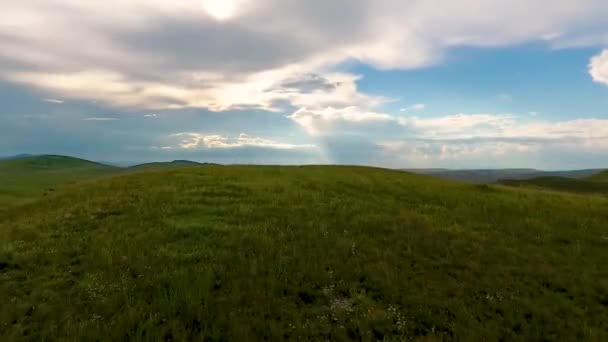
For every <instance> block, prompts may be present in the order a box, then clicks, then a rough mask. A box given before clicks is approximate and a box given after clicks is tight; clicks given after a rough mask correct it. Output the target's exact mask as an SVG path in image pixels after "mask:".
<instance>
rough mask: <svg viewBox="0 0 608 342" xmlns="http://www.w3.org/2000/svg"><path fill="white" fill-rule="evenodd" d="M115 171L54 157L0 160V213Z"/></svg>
mask: <svg viewBox="0 0 608 342" xmlns="http://www.w3.org/2000/svg"><path fill="white" fill-rule="evenodd" d="M119 170H120V169H119V168H116V167H113V166H108V165H103V164H99V163H95V162H92V161H88V160H84V159H79V158H74V157H66V156H56V155H44V156H27V157H20V158H12V159H6V160H0V179H1V180H2V182H0V209H1V208H2V207H3V206H8V205H12V204H15V203H22V202H25V201H27V200H30V199H31V198H36V197H39V196H41V195H43V194H44V193H46V192H49V191H55V188H56V187H57V186H62V185H67V184H74V183H75V182H78V181H82V180H85V179H92V178H95V177H98V176H101V175H107V174H111V173H114V172H117V171H119Z"/></svg>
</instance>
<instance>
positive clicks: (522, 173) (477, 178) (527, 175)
mask: <svg viewBox="0 0 608 342" xmlns="http://www.w3.org/2000/svg"><path fill="white" fill-rule="evenodd" d="M404 171H411V172H415V173H420V174H426V175H430V176H434V177H439V178H443V179H450V180H460V181H466V182H473V183H495V182H499V181H503V180H528V179H535V178H541V177H543V178H544V177H560V178H572V179H584V178H588V177H591V176H593V175H595V174H598V173H600V172H601V171H602V170H600V169H586V170H570V171H541V170H535V169H491V170H483V169H480V170H475V169H472V170H449V169H409V170H408V169H405V170H404Z"/></svg>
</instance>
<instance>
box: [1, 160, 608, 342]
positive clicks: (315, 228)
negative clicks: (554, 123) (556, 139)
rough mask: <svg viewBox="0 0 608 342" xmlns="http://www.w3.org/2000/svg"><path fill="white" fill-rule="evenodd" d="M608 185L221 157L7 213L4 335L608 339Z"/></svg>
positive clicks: (77, 190) (87, 187)
mask: <svg viewBox="0 0 608 342" xmlns="http://www.w3.org/2000/svg"><path fill="white" fill-rule="evenodd" d="M606 207H608V199H606V198H604V197H601V196H580V195H572V194H566V193H563V194H562V193H557V192H554V193H552V192H538V191H533V190H526V189H513V188H508V187H503V186H493V185H490V186H488V185H471V184H461V183H452V182H448V181H444V180H439V179H433V178H430V177H425V176H419V175H413V174H408V173H404V172H397V171H388V170H381V169H370V168H358V167H214V166H210V167H205V168H199V167H196V168H185V169H176V170H168V171H160V172H154V171H152V172H143V173H133V174H126V175H121V176H117V177H111V178H107V179H102V180H99V181H95V182H89V183H87V184H83V185H81V186H76V187H70V188H67V189H63V190H59V191H57V192H55V193H54V194H52V195H50V196H48V197H47V198H45V199H44V200H43V201H39V202H36V203H28V204H25V205H23V206H16V207H12V208H10V209H9V210H8V211H7V212H6V213H4V214H2V215H0V277H1V280H2V281H0V303H3V305H0V340H2V341H11V340H61V339H67V340H96V339H100V340H132V341H145V340H163V339H164V340H176V341H180V340H209V341H219V340H228V341H253V340H264V339H267V340H274V341H276V340H337V341H345V340H363V341H377V340H380V341H382V340H387V341H391V340H401V339H422V338H426V339H428V340H442V339H457V340H466V341H481V340H488V341H493V340H499V339H504V340H597V341H601V340H606V339H607V338H608V321H606V319H605V317H608V270H607V269H606V268H605V267H602V265H603V264H604V263H605V257H606V249H607V248H608V232H607V231H606V227H607V226H608V211H606Z"/></svg>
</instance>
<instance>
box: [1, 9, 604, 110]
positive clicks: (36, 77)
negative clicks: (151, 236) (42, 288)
mask: <svg viewBox="0 0 608 342" xmlns="http://www.w3.org/2000/svg"><path fill="white" fill-rule="evenodd" d="M0 13H1V14H0V45H1V46H2V49H1V50H0V77H2V78H3V79H7V80H10V81H12V82H18V83H21V84H25V85H28V86H33V87H37V88H40V89H43V90H46V91H48V92H49V93H51V94H56V95H57V96H61V97H65V98H75V99H86V100H98V101H102V102H104V103H106V104H111V105H114V106H124V107H138V108H146V109H167V108H169V109H171V108H190V107H195V108H207V109H210V110H212V111H225V110H230V109H251V108H256V109H265V110H278V108H277V106H278V104H280V103H281V102H283V103H287V104H288V105H290V106H295V107H298V108H301V107H307V108H313V107H312V104H315V103H314V102H315V101H320V103H321V104H315V107H314V109H322V108H325V107H327V106H334V107H338V106H337V105H336V104H335V103H332V102H340V103H342V104H343V106H349V105H358V106H363V104H362V102H363V101H366V100H368V101H371V102H372V103H375V102H378V101H379V100H380V99H378V98H375V97H370V96H366V95H365V94H361V93H360V92H359V91H358V90H357V89H356V81H357V79H358V78H357V75H349V74H342V75H340V76H337V75H331V74H332V71H333V70H335V69H336V66H338V65H340V64H341V63H344V62H348V61H352V60H355V61H358V62H361V63H364V64H368V65H371V66H372V67H374V68H378V69H411V68H421V67H426V66H430V65H433V64H436V63H440V62H441V61H443V59H444V56H445V55H447V54H449V53H450V51H451V49H454V48H458V47H496V46H508V45H514V44H520V43H525V42H533V41H544V42H548V44H551V45H554V46H556V47H560V46H568V45H573V44H576V45H578V46H581V45H584V46H599V45H600V44H606V43H607V42H608V39H607V38H608V36H607V31H608V23H606V21H605V18H606V17H607V16H608V3H607V2H606V1H603V0H581V1H553V0H539V1H534V2H530V1H527V0H512V1H503V0H459V1H451V2H447V3H446V2H445V1H443V0H425V1H422V0H414V1H396V0H355V1H346V0H337V1H331V2H328V1H324V0H310V1H306V2H302V1H298V0H259V1H258V0H256V1H254V0H238V1H236V0H225V1H212V2H211V1H207V2H202V1H200V0H199V1H197V0H184V1H179V2H170V1H165V0H132V1H126V2H125V1H120V0H107V1H101V2H100V1H72V0H29V1H20V0H6V1H4V2H3V4H2V11H1V12H0ZM479 13H483V14H484V15H479ZM83 17H86V18H87V20H86V21H83V20H82V18H83ZM336 18H339V20H337V19H336ZM74 28H77V29H74ZM66 61H70V63H66ZM596 69H597V68H595V69H594V70H596ZM159 70H162V72H159ZM598 70H600V71H597V72H595V73H596V74H597V73H599V74H598V75H600V76H594V77H597V78H598V79H600V81H601V80H602V79H604V78H603V76H601V75H602V73H603V72H602V71H601V69H598ZM340 78H341V79H343V80H340ZM269 90H270V91H269ZM346 101H350V103H348V104H346V103H344V102H346ZM367 106H369V105H367Z"/></svg>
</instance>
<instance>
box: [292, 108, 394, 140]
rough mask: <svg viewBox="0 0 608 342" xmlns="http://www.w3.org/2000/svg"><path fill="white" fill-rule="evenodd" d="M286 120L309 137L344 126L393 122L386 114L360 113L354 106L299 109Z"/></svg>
mask: <svg viewBox="0 0 608 342" xmlns="http://www.w3.org/2000/svg"><path fill="white" fill-rule="evenodd" d="M288 118H289V119H292V120H293V121H295V122H296V123H298V124H299V125H300V126H302V127H303V128H304V130H306V132H307V133H308V134H310V135H322V134H324V133H329V132H330V131H332V130H334V129H336V128H339V129H340V128H341V129H342V130H344V128H345V127H344V126H345V125H346V124H354V125H359V124H363V125H365V124H369V123H373V122H390V121H392V120H393V117H392V116H390V115H388V114H383V113H376V112H371V111H361V110H360V109H359V108H357V107H354V106H352V107H345V108H339V109H336V108H333V107H326V108H324V109H319V110H314V109H307V108H301V109H300V110H298V111H296V112H295V113H293V114H292V115H290V116H288Z"/></svg>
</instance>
